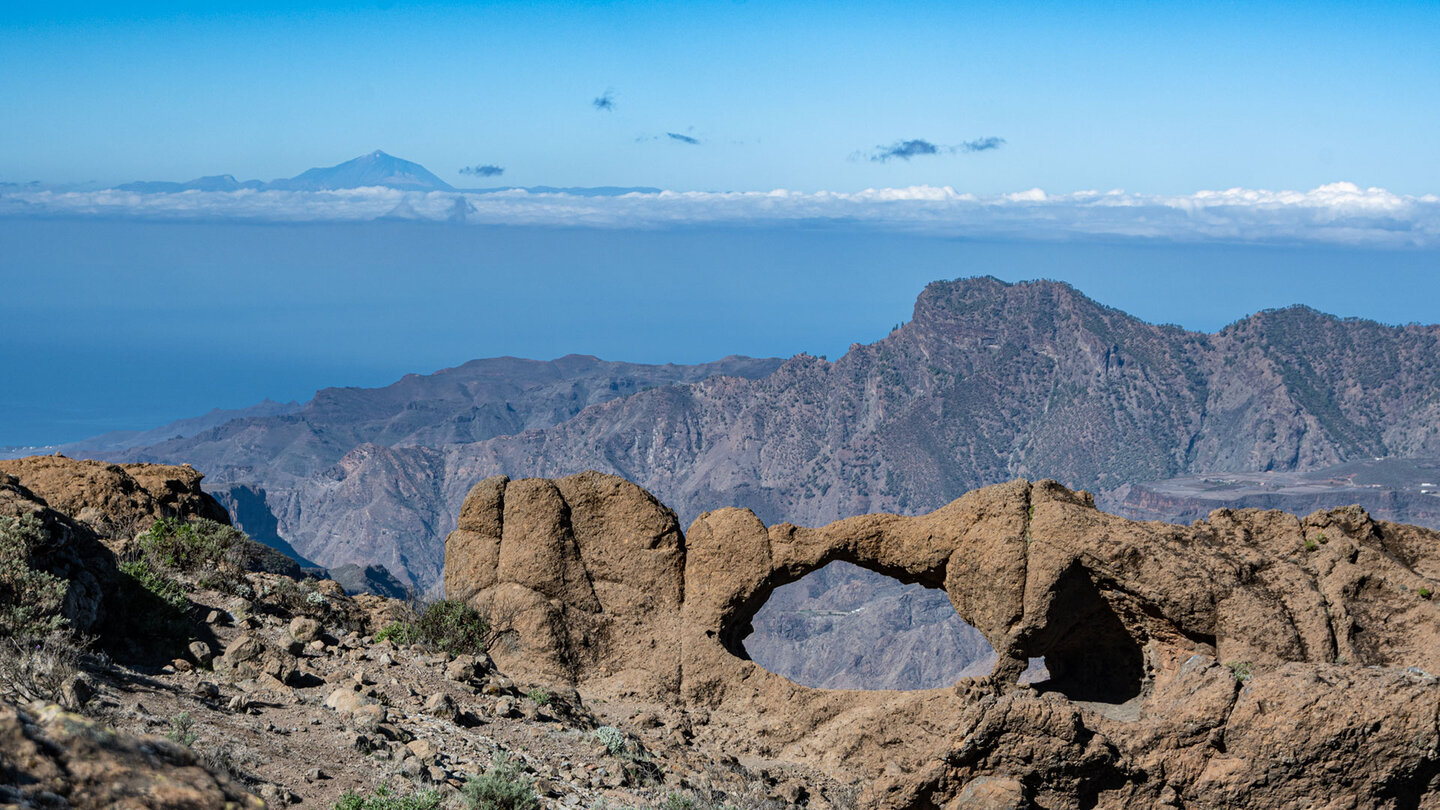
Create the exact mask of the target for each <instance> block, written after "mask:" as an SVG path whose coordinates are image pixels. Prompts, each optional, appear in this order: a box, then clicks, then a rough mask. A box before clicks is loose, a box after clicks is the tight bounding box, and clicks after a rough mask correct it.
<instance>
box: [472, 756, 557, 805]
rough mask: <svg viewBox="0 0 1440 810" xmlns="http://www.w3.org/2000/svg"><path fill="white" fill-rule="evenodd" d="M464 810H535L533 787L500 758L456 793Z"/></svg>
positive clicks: (529, 780) (538, 799) (518, 769)
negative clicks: (458, 793)
mask: <svg viewBox="0 0 1440 810" xmlns="http://www.w3.org/2000/svg"><path fill="white" fill-rule="evenodd" d="M460 797H461V800H462V801H463V802H464V805H465V808H466V810H538V808H539V807H540V798H539V797H538V796H536V795H535V783H534V782H533V781H531V779H530V778H529V777H528V776H526V775H525V774H524V773H523V772H521V770H520V767H519V766H518V765H515V764H514V763H512V762H511V761H510V759H509V758H508V757H506V756H504V755H503V754H499V755H496V757H495V761H494V763H493V764H491V766H490V768H489V769H488V770H486V771H485V773H482V774H480V775H479V776H477V777H475V778H474V779H471V780H470V781H468V782H466V783H465V787H464V788H463V789H462V790H461V791H460Z"/></svg>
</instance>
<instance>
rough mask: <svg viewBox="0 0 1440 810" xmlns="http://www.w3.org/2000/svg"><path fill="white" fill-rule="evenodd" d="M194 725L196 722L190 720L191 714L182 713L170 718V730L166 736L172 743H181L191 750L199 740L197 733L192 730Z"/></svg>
mask: <svg viewBox="0 0 1440 810" xmlns="http://www.w3.org/2000/svg"><path fill="white" fill-rule="evenodd" d="M194 725H195V721H193V720H191V719H190V713H189V712H181V713H179V714H177V715H175V716H174V717H172V718H170V730H169V731H167V732H165V736H166V737H167V738H169V739H170V740H171V741H172V742H177V743H180V744H181V745H183V746H185V747H186V748H189V747H190V746H192V745H194V744H195V740H196V738H197V737H196V734H195V732H193V731H191V730H190V729H191V728H193V727H194Z"/></svg>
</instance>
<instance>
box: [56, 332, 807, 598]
mask: <svg viewBox="0 0 1440 810" xmlns="http://www.w3.org/2000/svg"><path fill="white" fill-rule="evenodd" d="M780 362H781V361H779V360H774V359H752V358H745V357H729V358H725V359H723V360H719V361H716V362H714V363H706V364H701V365H695V366H681V365H663V366H654V365H641V364H634V363H613V362H605V361H602V360H599V359H596V358H594V357H584V356H580V355H570V356H568V357H562V358H560V359H558V360H552V361H548V362H541V361H535V360H522V359H518V358H513V357H501V358H494V359H489V360H474V361H471V362H469V363H465V364H464V365H461V366H458V367H456V368H452V369H445V370H443V371H439V372H436V373H434V374H429V375H416V374H412V375H407V376H406V377H404V378H403V379H401V380H400V381H398V382H396V383H394V384H393V385H390V386H387V387H385V388H373V389H364V388H328V389H325V390H322V391H320V392H319V393H317V394H316V395H315V398H314V399H312V400H311V401H310V402H308V403H306V404H305V406H304V407H302V408H300V409H298V410H295V411H293V412H287V413H282V414H278V415H273V416H265V417H250V418H244V419H236V420H231V421H229V422H226V423H225V424H222V425H219V426H217V427H214V428H212V429H209V430H206V431H203V432H201V433H198V434H195V435H191V436H184V437H181V438H178V439H173V440H170V441H165V442H161V443H158V444H152V445H149V446H146V447H141V448H131V449H126V450H123V451H117V452H105V453H101V454H98V455H103V456H104V457H106V458H109V459H133V460H144V461H161V460H164V459H185V462H184V463H191V464H194V465H196V466H198V467H199V468H201V469H204V470H206V471H207V473H208V476H207V479H206V486H207V487H208V488H209V489H210V491H211V492H213V493H214V494H215V495H216V497H217V498H219V499H220V501H221V502H222V503H224V504H225V505H226V507H227V508H228V509H229V510H230V512H231V515H232V516H233V518H234V520H235V523H236V525H238V526H240V527H242V528H243V529H245V530H246V531H247V532H249V533H250V534H251V535H252V536H254V537H255V538H256V539H258V540H261V541H262V542H265V543H267V544H269V545H271V546H273V547H277V548H282V549H286V550H287V551H292V552H293V553H295V554H296V555H297V556H299V557H302V558H308V559H309V560H313V561H314V562H315V563H317V564H319V565H324V566H329V567H338V566H342V565H346V564H356V565H359V566H361V567H362V568H363V567H364V566H367V565H371V564H381V565H384V566H385V567H386V568H387V569H389V570H390V571H391V572H393V573H394V574H396V575H397V576H399V577H400V578H401V580H402V581H404V582H405V583H406V584H407V585H410V586H415V585H420V586H421V587H424V586H426V585H429V584H431V583H433V582H435V581H436V580H437V578H438V577H439V570H440V559H441V540H442V538H443V537H444V533H445V532H447V531H449V529H450V528H451V527H452V526H453V523H454V517H453V512H454V509H452V508H451V505H450V503H449V501H448V500H447V497H446V490H447V484H446V477H447V472H446V470H445V460H444V452H443V450H444V448H447V447H451V446H456V445H463V444H469V443H473V442H476V441H481V440H484V439H487V438H490V437H494V436H500V435H505V434H512V433H521V432H524V431H527V430H535V429H542V428H545V427H549V426H552V425H555V424H557V423H559V422H562V421H564V420H566V419H569V418H572V417H573V416H574V415H575V414H577V413H579V412H580V411H581V410H583V409H584V408H586V407H588V406H590V405H593V404H596V403H599V402H604V401H607V400H610V399H614V398H616V397H624V396H628V395H631V394H634V393H637V392H639V391H642V390H645V389H647V388H652V387H656V386H666V385H671V384H677V383H679V384H684V383H689V382H693V381H696V380H702V379H706V378H709V377H713V376H717V375H720V376H739V377H757V376H763V375H765V374H768V373H770V372H771V371H773V370H774V369H775V368H776V367H777V366H779V364H780ZM58 449H59V450H60V451H63V452H65V453H67V454H76V455H82V456H88V455H96V454H95V453H94V452H93V450H92V449H91V448H90V447H88V446H87V445H86V444H85V443H83V442H82V443H79V444H77V445H75V446H62V447H60V448H58ZM455 506H457V507H458V501H457V503H456V504H455Z"/></svg>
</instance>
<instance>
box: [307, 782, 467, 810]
mask: <svg viewBox="0 0 1440 810" xmlns="http://www.w3.org/2000/svg"><path fill="white" fill-rule="evenodd" d="M439 808H440V794H439V793H437V792H436V791H433V790H421V791H417V792H415V793H412V794H410V795H409V796H402V795H400V794H399V793H396V792H395V789H394V788H392V787H390V786H389V785H381V786H380V787H378V788H376V789H375V792H374V793H371V794H370V795H368V796H367V795H365V794H362V793H357V792H355V791H351V792H349V793H346V794H345V795H344V796H341V797H340V800H339V801H337V802H335V804H334V805H333V810H439Z"/></svg>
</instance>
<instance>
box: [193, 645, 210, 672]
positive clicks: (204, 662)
mask: <svg viewBox="0 0 1440 810" xmlns="http://www.w3.org/2000/svg"><path fill="white" fill-rule="evenodd" d="M190 660H191V661H194V662H195V663H196V664H199V665H200V666H202V667H208V666H210V662H211V661H213V660H215V653H214V652H213V651H212V650H211V649H210V645H209V644H206V643H205V642H203V641H192V642H190Z"/></svg>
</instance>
